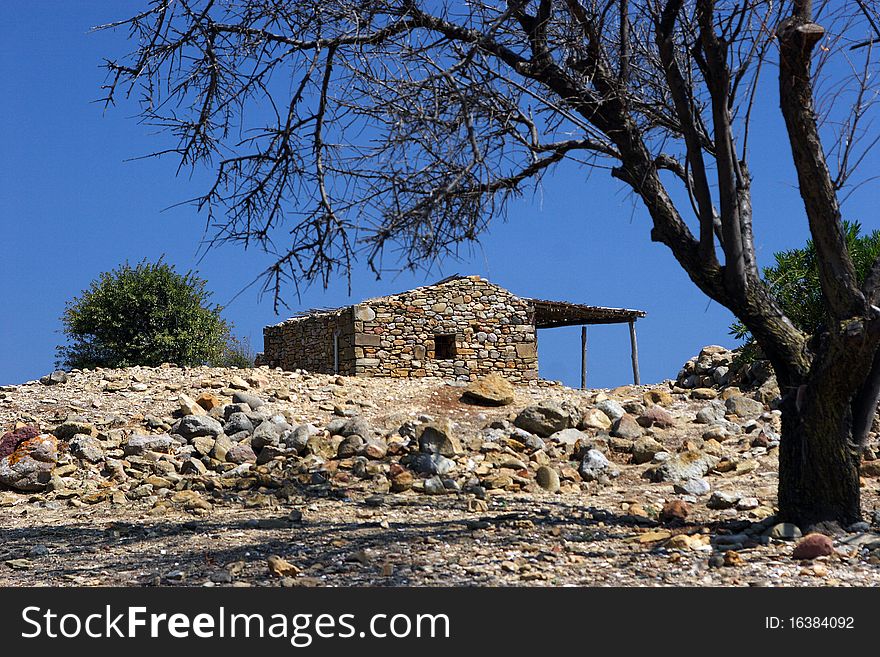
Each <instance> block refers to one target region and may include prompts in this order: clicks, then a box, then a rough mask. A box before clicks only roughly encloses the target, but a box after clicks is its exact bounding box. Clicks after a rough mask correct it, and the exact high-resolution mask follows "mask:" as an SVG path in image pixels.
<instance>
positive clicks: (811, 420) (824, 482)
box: [779, 386, 862, 529]
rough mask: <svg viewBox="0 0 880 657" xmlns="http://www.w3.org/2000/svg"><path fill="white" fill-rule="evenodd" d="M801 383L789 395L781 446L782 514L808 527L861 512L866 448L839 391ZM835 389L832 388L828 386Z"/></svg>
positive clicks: (844, 522) (843, 522) (848, 520)
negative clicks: (855, 432)
mask: <svg viewBox="0 0 880 657" xmlns="http://www.w3.org/2000/svg"><path fill="white" fill-rule="evenodd" d="M808 388H809V387H808V386H801V387H800V388H799V389H798V388H796V389H794V390H791V391H790V392H789V393H787V394H786V395H785V396H784V397H783V402H782V406H781V410H782V439H781V442H780V446H779V519H780V520H781V521H784V522H793V523H795V524H797V525H798V526H799V527H801V528H802V529H806V528H808V527H810V526H812V525H815V524H816V523H821V522H831V523H838V524H839V525H840V526H842V527H846V526H848V525H850V524H852V523H854V522H858V521H860V520H861V519H862V517H861V502H860V492H859V462H860V448H859V446H858V445H856V444H854V442H853V433H852V426H853V423H852V413H851V411H850V406H849V404H847V403H843V404H840V403H839V401H838V399H837V398H836V397H837V395H834V394H822V393H823V391H822V390H815V389H813V390H810V391H809V392H810V393H811V394H807V392H808ZM828 392H831V391H828Z"/></svg>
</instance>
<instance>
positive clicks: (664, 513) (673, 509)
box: [660, 500, 690, 522]
mask: <svg viewBox="0 0 880 657" xmlns="http://www.w3.org/2000/svg"><path fill="white" fill-rule="evenodd" d="M689 512H690V509H689V508H688V505H687V502H685V501H684V500H670V501H668V502H667V503H666V504H664V505H663V509H662V510H661V511H660V520H662V521H663V522H669V521H670V520H684V519H685V518H687V516H688V513H689Z"/></svg>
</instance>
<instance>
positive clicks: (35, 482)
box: [0, 434, 58, 491]
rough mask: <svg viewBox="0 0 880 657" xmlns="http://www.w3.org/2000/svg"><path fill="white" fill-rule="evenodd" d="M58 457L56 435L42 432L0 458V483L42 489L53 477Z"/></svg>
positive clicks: (33, 489)
mask: <svg viewBox="0 0 880 657" xmlns="http://www.w3.org/2000/svg"><path fill="white" fill-rule="evenodd" d="M57 459H58V441H57V439H56V438H55V436H52V435H49V434H40V435H37V436H35V437H33V438H29V439H28V440H25V441H24V442H23V443H21V444H20V445H18V447H16V448H15V451H13V452H12V454H10V455H9V456H7V457H5V458H3V459H0V484H4V485H6V486H9V487H10V488H14V489H16V490H21V491H40V490H43V489H45V488H46V485H47V484H48V483H49V480H50V479H51V478H52V471H53V470H54V469H55V463H56V461H57Z"/></svg>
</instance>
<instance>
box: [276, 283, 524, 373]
mask: <svg viewBox="0 0 880 657" xmlns="http://www.w3.org/2000/svg"><path fill="white" fill-rule="evenodd" d="M531 314H532V313H531V308H530V306H529V303H528V302H527V301H525V300H523V299H520V298H519V297H516V296H514V295H513V294H511V293H510V292H508V291H507V290H504V289H503V288H500V287H498V286H497V285H493V284H492V283H489V282H488V281H486V280H484V279H482V278H480V277H479V276H468V277H464V278H456V279H452V280H449V281H447V282H444V283H439V284H437V285H429V286H425V287H420V288H416V289H414V290H410V291H408V292H404V293H402V294H397V295H393V296H389V297H381V298H378V299H371V300H367V301H364V302H363V303H361V304H358V305H355V306H351V307H349V308H347V309H344V310H340V311H335V312H332V313H320V314H314V315H311V316H308V317H304V318H297V319H293V320H288V321H287V322H283V323H282V324H278V325H275V326H270V327H267V328H266V329H265V331H264V340H265V354H264V355H263V356H262V360H261V362H263V363H265V364H268V365H273V366H280V367H283V368H284V369H296V368H302V369H306V370H309V371H315V372H332V371H333V352H332V349H333V341H332V340H333V331H335V330H337V329H339V330H340V332H341V335H340V368H339V372H340V374H353V375H358V376H393V377H421V376H440V377H445V378H458V379H471V380H472V379H476V378H477V377H479V376H482V375H484V374H488V373H489V372H499V373H501V374H503V375H504V376H505V377H507V378H509V379H511V380H514V381H533V380H537V378H538V354H537V334H536V331H535V326H534V324H533V323H532V321H531ZM438 336H440V337H438ZM444 340H446V341H448V348H449V349H450V350H451V351H452V352H453V353H451V354H443V353H442V351H443V349H442V347H441V348H440V349H439V350H438V344H440V343H441V342H442V341H444ZM328 354H329V357H328ZM444 356H446V357H444Z"/></svg>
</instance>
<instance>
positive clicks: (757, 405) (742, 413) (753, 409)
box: [726, 395, 764, 418]
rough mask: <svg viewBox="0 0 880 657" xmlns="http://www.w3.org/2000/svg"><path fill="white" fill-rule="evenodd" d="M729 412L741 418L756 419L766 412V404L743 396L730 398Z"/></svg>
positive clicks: (728, 401)
mask: <svg viewBox="0 0 880 657" xmlns="http://www.w3.org/2000/svg"><path fill="white" fill-rule="evenodd" d="M726 406H727V410H728V412H730V413H733V414H734V415H737V416H739V417H741V418H754V417H758V416H759V415H761V413H763V412H764V404H762V403H761V402H759V401H756V400H754V399H750V398H749V397H745V396H743V395H737V396H736V397H730V398H728V400H727V402H726Z"/></svg>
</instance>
